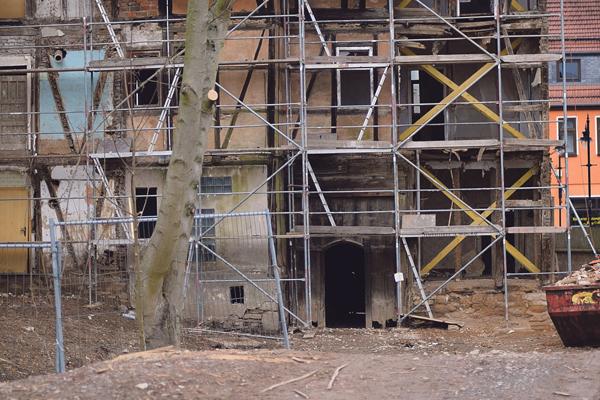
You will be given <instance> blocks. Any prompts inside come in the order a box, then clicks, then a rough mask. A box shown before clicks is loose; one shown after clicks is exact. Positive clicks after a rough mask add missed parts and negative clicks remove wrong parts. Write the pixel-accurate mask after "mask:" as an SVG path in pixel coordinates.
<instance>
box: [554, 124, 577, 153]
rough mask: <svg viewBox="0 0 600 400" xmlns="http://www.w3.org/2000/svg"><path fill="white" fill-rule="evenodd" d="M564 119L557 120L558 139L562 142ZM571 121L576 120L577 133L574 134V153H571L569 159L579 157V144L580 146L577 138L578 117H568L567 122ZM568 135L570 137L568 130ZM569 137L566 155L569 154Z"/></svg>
mask: <svg viewBox="0 0 600 400" xmlns="http://www.w3.org/2000/svg"><path fill="white" fill-rule="evenodd" d="M563 119H564V117H558V118H557V124H556V138H557V139H558V140H562V139H563V137H562V130H561V129H560V126H561V123H562V122H563ZM569 119H574V120H575V125H574V126H575V132H574V133H573V151H572V152H570V153H569V157H577V156H578V155H579V148H578V147H579V144H578V138H577V117H569V116H567V120H569ZM567 135H568V130H567ZM568 142H569V141H568V137H567V141H566V142H565V153H567V151H568V147H569V143H568Z"/></svg>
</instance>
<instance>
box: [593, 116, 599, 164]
mask: <svg viewBox="0 0 600 400" xmlns="http://www.w3.org/2000/svg"><path fill="white" fill-rule="evenodd" d="M594 120H595V121H596V155H599V156H600V116H596V118H594Z"/></svg>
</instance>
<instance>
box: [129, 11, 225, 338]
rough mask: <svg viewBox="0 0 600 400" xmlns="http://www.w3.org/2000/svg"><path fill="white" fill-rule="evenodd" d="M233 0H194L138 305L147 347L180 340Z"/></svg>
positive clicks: (142, 264) (142, 262) (189, 16)
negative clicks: (214, 97) (218, 77)
mask: <svg viewBox="0 0 600 400" xmlns="http://www.w3.org/2000/svg"><path fill="white" fill-rule="evenodd" d="M232 3H233V1H232V0H217V1H215V2H214V4H213V5H212V6H211V7H210V8H209V7H208V4H209V2H208V0H196V1H193V0H190V1H189V3H188V14H187V26H186V52H185V59H184V71H183V79H182V86H181V95H180V100H179V115H178V119H177V127H176V129H175V132H174V134H173V151H172V155H171V161H170V163H169V167H168V170H167V177H166V180H165V185H164V189H163V197H162V203H161V206H160V210H159V212H158V221H157V223H156V227H155V229H154V233H153V234H152V237H151V238H150V242H149V244H148V247H147V249H146V251H145V253H144V255H143V257H142V260H141V273H142V284H141V288H139V287H138V289H137V290H141V291H142V296H141V299H140V301H138V302H137V303H138V304H136V308H137V311H138V312H137V315H138V318H143V321H142V325H143V329H144V337H145V347H146V348H148V349H153V348H157V347H162V346H168V345H173V346H174V347H176V348H177V347H179V345H180V342H181V319H182V310H183V300H184V299H183V293H184V287H183V286H184V278H185V267H186V257H187V249H188V246H189V237H190V233H191V229H192V226H193V218H194V213H195V211H196V208H197V206H198V188H199V182H200V175H201V173H202V160H203V158H204V151H205V147H206V140H207V136H208V131H209V129H210V125H211V120H212V115H213V111H214V101H213V100H210V99H209V98H208V94H209V91H210V90H212V89H214V86H215V79H216V74H217V69H218V66H219V55H220V52H221V49H222V47H223V41H224V38H225V34H226V32H227V27H228V25H229V20H230V15H231V11H230V6H231V4H232Z"/></svg>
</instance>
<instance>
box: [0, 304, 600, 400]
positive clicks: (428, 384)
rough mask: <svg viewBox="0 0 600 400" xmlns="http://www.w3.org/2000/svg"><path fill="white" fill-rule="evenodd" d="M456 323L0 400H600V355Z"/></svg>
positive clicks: (157, 368) (520, 327) (173, 366)
mask: <svg viewBox="0 0 600 400" xmlns="http://www.w3.org/2000/svg"><path fill="white" fill-rule="evenodd" d="M452 317H453V319H454V320H457V321H458V322H460V323H462V324H464V326H463V328H462V329H458V328H456V327H452V326H451V327H450V329H449V330H445V329H437V328H427V327H424V326H413V327H400V328H389V329H326V328H320V329H316V330H314V331H302V330H299V329H297V330H295V331H294V332H293V333H291V335H290V336H291V347H292V350H290V351H286V350H268V349H256V350H245V351H243V350H235V349H213V350H200V351H190V350H181V351H175V350H172V349H159V350H154V351H151V352H144V353H131V354H123V355H120V356H119V357H117V358H115V359H112V360H109V361H104V362H95V363H92V364H90V365H87V366H84V367H81V368H72V369H70V370H69V372H67V373H65V374H60V375H57V374H49V375H40V376H33V377H29V378H27V379H24V380H17V381H13V382H6V383H1V384H0V398H7V399H41V398H44V399H63V398H69V399H75V398H79V399H97V398H103V399H125V398H126V399H142V398H144V399H146V398H210V399H219V398H239V399H245V398H261V399H262V398H264V399H281V398H286V399H287V398H290V399H293V398H299V399H302V398H312V399H373V398H397V399H424V398H428V399H553V398H556V399H559V398H572V399H589V400H592V399H593V400H597V399H600V384H599V383H598V373H599V372H600V357H599V356H600V354H599V350H597V349H593V348H565V347H564V346H563V345H562V343H561V341H560V338H559V337H558V335H557V333H556V331H555V329H554V327H553V325H552V323H551V322H550V321H548V319H547V318H540V320H542V322H535V323H531V322H528V323H519V322H518V321H517V322H510V321H509V324H508V326H507V323H506V321H505V320H504V318H503V317H501V316H480V315H453V316H452ZM459 317H460V319H459ZM313 333H314V337H312V334H313ZM186 341H187V342H186V343H187V346H188V347H191V348H194V347H196V348H202V346H208V345H210V346H212V347H227V345H226V343H228V342H227V340H222V341H221V342H220V344H219V341H218V340H216V341H206V340H204V339H203V338H202V337H190V336H188V337H186ZM257 343H260V342H257ZM115 351H116V350H115ZM30 356H31V357H34V358H35V357H36V355H35V354H30ZM44 357H45V356H44ZM46 358H47V357H46ZM336 370H337V371H338V373H337V376H335V375H336V374H335V372H336ZM334 376H335V378H334ZM293 379H296V380H295V381H293V382H288V381H290V380H293ZM286 382H287V383H286ZM278 384H279V386H275V387H273V386H274V385H278ZM328 385H331V389H328Z"/></svg>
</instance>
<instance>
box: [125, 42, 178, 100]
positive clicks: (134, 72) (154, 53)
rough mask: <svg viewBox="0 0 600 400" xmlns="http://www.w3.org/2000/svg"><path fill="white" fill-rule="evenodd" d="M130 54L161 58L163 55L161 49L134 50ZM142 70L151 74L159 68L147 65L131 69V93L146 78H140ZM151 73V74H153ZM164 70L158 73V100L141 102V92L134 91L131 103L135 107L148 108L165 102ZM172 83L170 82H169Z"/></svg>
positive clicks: (140, 56)
mask: <svg viewBox="0 0 600 400" xmlns="http://www.w3.org/2000/svg"><path fill="white" fill-rule="evenodd" d="M129 56H130V57H131V58H138V59H139V58H159V57H160V56H161V52H160V50H132V51H130V52H129ZM140 71H151V74H152V73H154V72H156V71H158V68H145V67H140V68H136V69H133V70H131V72H130V74H129V82H128V85H129V93H133V91H134V90H136V89H137V88H138V87H139V85H140V84H141V83H142V82H144V81H145V80H146V79H143V80H142V79H138V74H139V73H140ZM151 74H150V75H151ZM163 74H164V71H161V72H159V73H158V74H157V75H156V77H155V78H156V96H155V98H156V100H155V101H154V102H153V103H142V104H140V103H139V98H140V96H139V95H140V93H139V91H138V92H136V93H134V94H133V96H132V102H131V104H132V105H133V107H134V108H148V107H156V108H158V107H162V105H163V102H164V97H165V96H164V95H163V86H164V85H163V83H164V82H163V80H164V77H163ZM169 84H170V83H169Z"/></svg>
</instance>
